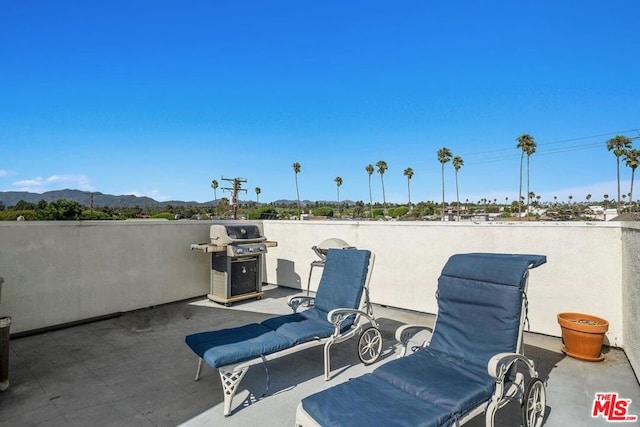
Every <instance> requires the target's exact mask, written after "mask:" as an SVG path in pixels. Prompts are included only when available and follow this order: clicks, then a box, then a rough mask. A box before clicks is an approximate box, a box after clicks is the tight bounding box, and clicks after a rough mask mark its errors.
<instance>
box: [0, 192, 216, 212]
mask: <svg viewBox="0 0 640 427" xmlns="http://www.w3.org/2000/svg"><path fill="white" fill-rule="evenodd" d="M92 194H93V206H95V207H100V206H108V207H111V208H127V207H135V206H140V207H145V206H148V207H160V206H166V205H173V206H184V205H189V206H211V204H212V202H205V203H199V202H183V201H177V200H172V201H167V202H159V201H157V200H154V199H152V198H151V197H138V196H134V195H132V194H126V195H121V196H114V195H112V194H103V193H99V192H93V193H92V192H90V191H80V190H69V189H67V190H56V191H47V192H45V193H30V192H27V191H0V202H1V203H2V204H4V205H5V206H14V205H15V204H16V203H18V202H19V201H20V200H24V201H25V202H29V203H38V202H39V201H40V200H44V201H45V202H48V203H51V202H55V201H56V200H61V199H65V200H71V201H74V202H78V203H80V204H81V205H83V206H89V205H90V204H91V195H92Z"/></svg>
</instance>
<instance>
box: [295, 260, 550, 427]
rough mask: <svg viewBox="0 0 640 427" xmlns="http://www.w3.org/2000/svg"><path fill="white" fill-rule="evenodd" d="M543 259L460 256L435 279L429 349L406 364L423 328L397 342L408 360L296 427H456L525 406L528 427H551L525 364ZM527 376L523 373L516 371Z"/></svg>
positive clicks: (346, 390) (322, 405)
mask: <svg viewBox="0 0 640 427" xmlns="http://www.w3.org/2000/svg"><path fill="white" fill-rule="evenodd" d="M545 262H546V257H544V256H540V255H507V254H478V253H476V254H459V255H454V256H452V257H451V258H450V259H449V261H448V262H447V263H446V265H445V266H444V269H443V270H442V274H441V276H440V278H439V279H438V291H437V298H438V314H437V317H436V322H435V325H434V328H433V330H432V335H431V339H430V342H429V343H425V345H423V346H418V348H417V349H414V350H415V351H414V352H412V353H410V354H409V355H407V356H404V354H405V353H406V346H407V343H408V339H409V338H410V337H411V336H412V335H414V332H415V330H416V329H417V327H416V326H412V325H407V326H405V327H402V328H400V329H399V330H398V331H397V332H396V338H398V340H399V341H400V342H401V344H402V346H403V350H402V351H401V353H402V354H401V356H400V357H399V358H398V359H395V360H393V361H391V362H388V363H386V364H384V365H382V366H380V367H378V368H376V369H375V370H374V371H373V372H372V373H370V374H365V375H363V376H361V377H358V378H355V379H352V380H350V381H347V382H345V383H342V384H338V385H336V386H334V387H331V388H329V389H327V390H324V391H322V392H319V393H316V394H314V395H311V396H309V397H306V398H304V399H303V400H302V402H301V403H300V405H299V406H298V410H297V414H296V424H297V425H299V426H311V425H322V426H329V425H331V426H349V427H352V426H372V425H384V426H452V425H456V426H458V425H461V424H464V423H465V422H467V421H469V420H470V419H472V418H474V417H475V416H477V415H479V414H482V413H484V414H485V423H486V425H487V426H493V425H494V415H495V413H496V410H497V409H498V408H500V407H502V406H504V405H506V404H507V403H508V402H510V401H512V400H517V401H519V402H521V405H522V415H523V425H525V426H536V427H539V426H540V425H542V422H543V421H544V413H545V405H546V395H545V388H544V384H543V383H542V381H541V380H540V379H538V374H537V372H536V370H535V366H534V363H533V361H531V360H529V359H527V358H526V357H524V355H523V354H522V334H523V329H524V323H525V321H526V315H527V311H526V307H527V300H526V288H527V278H528V271H529V269H530V268H534V267H537V266H539V265H541V264H543V263H545ZM518 368H523V369H518Z"/></svg>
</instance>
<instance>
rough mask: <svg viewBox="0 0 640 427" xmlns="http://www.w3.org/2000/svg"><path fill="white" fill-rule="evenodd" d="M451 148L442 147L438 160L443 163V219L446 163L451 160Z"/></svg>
mask: <svg viewBox="0 0 640 427" xmlns="http://www.w3.org/2000/svg"><path fill="white" fill-rule="evenodd" d="M452 156H453V155H452V154H451V150H449V149H448V148H447V147H442V148H441V149H439V150H438V161H439V162H440V163H441V164H442V220H443V221H444V164H445V163H447V162H449V161H450V160H451V157H452Z"/></svg>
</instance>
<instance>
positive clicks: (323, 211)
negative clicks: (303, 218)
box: [311, 206, 333, 218]
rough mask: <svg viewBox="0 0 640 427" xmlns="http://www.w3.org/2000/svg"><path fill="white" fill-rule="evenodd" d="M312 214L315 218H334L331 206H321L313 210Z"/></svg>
mask: <svg viewBox="0 0 640 427" xmlns="http://www.w3.org/2000/svg"><path fill="white" fill-rule="evenodd" d="M311 214H312V215H313V216H326V217H329V218H333V208H331V207H329V206H320V207H319V208H315V209H312V210H311Z"/></svg>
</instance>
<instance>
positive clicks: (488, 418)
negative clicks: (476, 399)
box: [484, 399, 498, 427]
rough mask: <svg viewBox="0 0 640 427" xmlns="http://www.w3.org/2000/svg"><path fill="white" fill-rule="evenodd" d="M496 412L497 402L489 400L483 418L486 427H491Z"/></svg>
mask: <svg viewBox="0 0 640 427" xmlns="http://www.w3.org/2000/svg"><path fill="white" fill-rule="evenodd" d="M497 410H498V402H496V401H494V400H493V399H491V402H489V405H488V406H487V409H486V411H485V416H484V424H485V426H486V427H493V426H494V422H495V415H496V411H497Z"/></svg>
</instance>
